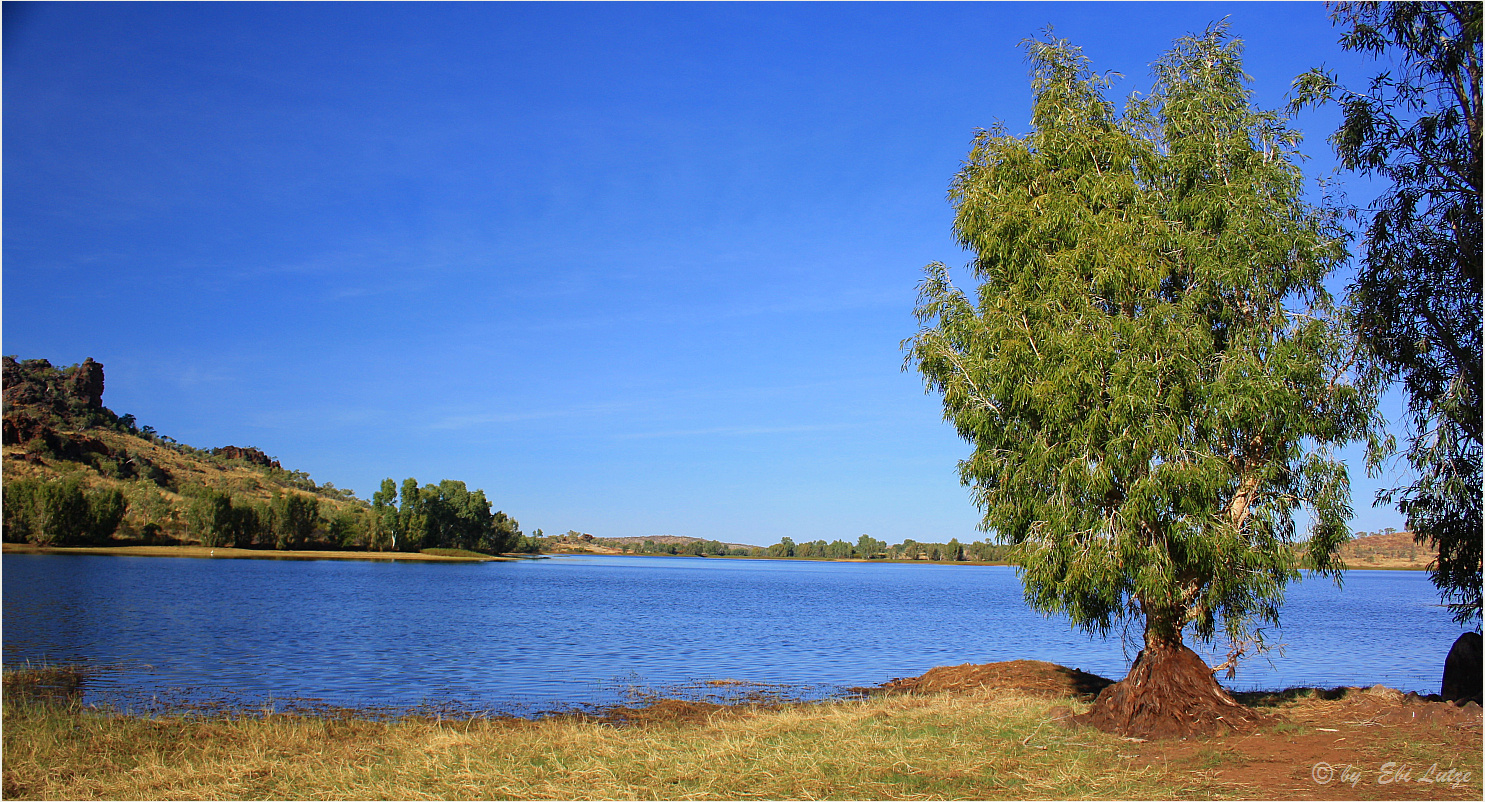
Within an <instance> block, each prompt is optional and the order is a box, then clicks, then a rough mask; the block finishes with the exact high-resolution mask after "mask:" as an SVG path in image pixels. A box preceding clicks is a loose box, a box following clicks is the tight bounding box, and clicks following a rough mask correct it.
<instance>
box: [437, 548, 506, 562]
mask: <svg viewBox="0 0 1485 802" xmlns="http://www.w3.org/2000/svg"><path fill="white" fill-rule="evenodd" d="M419 553H420V554H427V555H429V556H431V557H467V558H470V559H474V560H488V559H490V557H491V555H489V554H483V553H481V552H478V551H470V550H469V549H422V550H420V552H419Z"/></svg>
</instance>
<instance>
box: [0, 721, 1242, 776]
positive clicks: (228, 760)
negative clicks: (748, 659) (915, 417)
mask: <svg viewBox="0 0 1485 802" xmlns="http://www.w3.org/2000/svg"><path fill="white" fill-rule="evenodd" d="M1046 707H1047V705H1046V703H1045V702H1040V701H1037V700H1032V699H1028V698H1025V697H1020V698H1015V697H1012V698H969V697H964V698H959V699H953V700H950V699H939V700H933V701H928V700H923V699H907V698H898V699H892V700H874V701H869V702H843V703H836V704H827V705H809V706H796V707H788V708H783V709H776V710H749V709H741V710H732V709H723V710H720V711H711V712H710V713H709V714H704V715H701V716H700V717H699V718H697V717H682V718H680V719H677V720H670V721H664V720H661V721H653V722H649V723H643V724H636V725H629V726H623V727H619V726H613V725H610V724H604V723H596V722H592V721H583V720H576V719H552V720H545V721H537V722H524V721H509V720H473V721H463V722H443V723H440V722H436V721H426V720H399V721H393V722H373V721H364V720H356V719H346V720H335V719H329V718H304V717H289V716H269V717H266V718H239V719H210V720H193V719H156V720H147V719H139V718H127V717H108V716H104V715H99V714H96V713H88V712H84V711H80V710H77V709H75V708H71V709H69V708H59V707H57V706H48V705H43V704H38V703H25V702H18V703H11V702H7V703H6V705H5V722H4V724H5V726H4V741H5V755H4V795H5V796H6V797H7V798H21V797H47V798H74V799H97V798H116V799H117V798H124V799H169V798H196V799H213V798H269V799H276V798H282V799H300V798H337V799H339V798H353V799H382V798H395V799H427V798H435V799H436V798H443V799H448V798H456V799H477V798H506V799H550V798H556V799H593V798H608V799H611V798H664V799H680V798H687V797H695V796H703V797H710V798H735V799H744V798H765V799H801V798H819V797H836V798H855V799H876V798H914V797H936V798H943V797H970V798H998V797H1018V798H1019V797H1061V798H1081V797H1142V798H1157V797H1164V798H1169V797H1211V796H1214V795H1217V794H1218V793H1219V792H1220V789H1218V788H1215V787H1213V786H1212V785H1211V784H1209V783H1202V782H1199V781H1197V782H1193V781H1192V779H1193V778H1188V777H1183V776H1178V775H1176V774H1172V773H1170V772H1167V771H1163V770H1160V769H1158V768H1152V767H1135V766H1132V765H1130V764H1129V762H1128V761H1120V760H1119V759H1118V751H1119V745H1120V743H1121V742H1120V741H1119V740H1118V739H1111V738H1107V737H1090V736H1088V735H1087V734H1084V733H1078V734H1077V735H1070V734H1068V733H1066V732H1061V731H1059V730H1057V729H1056V728H1055V727H1050V726H1047V725H1046V724H1045V712H1046ZM989 745H993V748H988V749H987V748H986V747H987V746H989Z"/></svg>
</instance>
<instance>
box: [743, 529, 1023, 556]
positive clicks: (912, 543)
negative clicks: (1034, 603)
mask: <svg viewBox="0 0 1485 802" xmlns="http://www.w3.org/2000/svg"><path fill="white" fill-rule="evenodd" d="M755 551H757V552H761V553H759V554H756V555H754V556H759V557H771V558H774V559H789V558H799V559H812V560H929V561H933V562H990V563H1008V562H1011V558H1012V556H1013V555H1012V550H1011V547H1010V546H1006V545H1004V544H998V543H992V542H990V541H989V540H982V541H976V542H973V543H960V542H959V539H958V538H951V539H950V540H949V542H947V543H919V542H918V541H916V540H913V539H911V538H908V539H905V540H903V541H902V542H901V543H898V544H895V545H888V544H887V543H886V541H883V540H878V539H876V538H874V537H872V536H870V535H862V536H861V537H859V538H857V539H856V542H855V543H850V542H847V541H844V540H834V541H831V542H829V543H827V542H825V541H824V540H812V541H805V542H803V543H795V542H794V540H793V539H792V538H787V537H786V538H783V539H781V540H780V541H779V542H778V543H775V544H773V545H772V546H768V547H767V548H763V549H755Z"/></svg>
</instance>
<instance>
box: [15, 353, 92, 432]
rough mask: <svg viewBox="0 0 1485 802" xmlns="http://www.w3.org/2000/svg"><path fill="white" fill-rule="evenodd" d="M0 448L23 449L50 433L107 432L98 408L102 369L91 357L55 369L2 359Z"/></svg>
mask: <svg viewBox="0 0 1485 802" xmlns="http://www.w3.org/2000/svg"><path fill="white" fill-rule="evenodd" d="M3 375H4V384H5V392H4V399H5V431H4V437H5V443H6V444H11V443H24V442H28V441H30V440H34V439H36V438H38V437H42V436H43V435H44V434H45V433H46V432H48V431H52V430H56V429H63V430H65V429H74V430H80V429H87V428H89V427H92V426H98V425H104V426H109V425H112V424H114V423H116V422H117V421H118V417H117V416H115V415H114V414H113V413H112V412H110V411H108V410H107V409H105V408H104V406H103V365H101V364H99V363H97V362H95V361H93V358H92V357H88V358H87V359H85V360H83V361H82V363H81V364H78V365H72V366H70V367H65V368H57V367H54V366H53V365H52V363H50V362H48V361H47V360H45V359H26V360H17V359H16V358H15V357H11V356H7V357H4V358H3Z"/></svg>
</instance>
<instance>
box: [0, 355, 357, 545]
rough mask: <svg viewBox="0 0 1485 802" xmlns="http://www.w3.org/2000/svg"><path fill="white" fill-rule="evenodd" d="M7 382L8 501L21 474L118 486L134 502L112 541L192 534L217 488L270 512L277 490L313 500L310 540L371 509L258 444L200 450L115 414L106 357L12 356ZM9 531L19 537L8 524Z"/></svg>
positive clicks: (96, 487)
mask: <svg viewBox="0 0 1485 802" xmlns="http://www.w3.org/2000/svg"><path fill="white" fill-rule="evenodd" d="M3 380H4V413H3V436H0V447H3V466H4V480H5V485H6V491H7V492H6V496H7V498H6V500H7V502H9V501H10V500H11V499H10V492H9V491H10V490H11V488H12V486H13V485H15V483H17V482H20V483H21V484H25V483H26V482H27V481H32V482H42V483H51V482H56V481H58V480H62V481H72V482H74V483H76V484H78V485H80V486H81V487H82V488H83V489H84V490H86V491H89V492H96V491H100V490H111V489H116V490H118V491H119V492H120V493H122V495H123V497H124V499H125V500H126V501H127V505H128V506H127V509H126V511H125V513H124V516H123V520H122V521H121V523H120V524H119V526H118V528H117V530H116V531H115V532H114V534H113V536H112V540H114V541H122V542H123V543H131V542H133V543H143V542H148V543H188V542H195V541H196V540H197V538H196V537H195V536H194V535H193V533H192V531H193V527H192V526H191V525H190V523H189V520H190V513H191V506H192V502H193V500H197V499H201V498H205V497H208V496H210V495H211V494H210V493H209V492H207V491H216V492H217V493H219V494H225V495H227V496H228V497H230V498H231V499H233V503H234V504H239V505H240V506H241V505H247V506H251V505H261V506H262V507H263V508H264V509H265V511H266V508H267V506H268V504H269V503H270V501H271V500H273V499H274V497H275V496H278V497H280V498H282V497H285V496H287V495H296V496H300V497H304V498H305V499H307V500H312V501H313V502H314V508H315V509H317V511H318V514H317V519H316V520H315V521H313V522H311V523H312V528H313V532H312V534H311V535H310V540H311V542H320V543H326V542H330V541H336V540H338V539H340V538H341V532H340V531H339V530H337V526H341V527H342V528H344V526H343V524H344V521H343V520H342V523H341V524H337V523H336V520H337V519H338V518H339V519H344V518H345V515H346V514H349V513H353V512H359V511H361V510H364V509H365V508H367V507H368V505H367V503H366V502H365V501H363V500H361V499H359V498H356V496H355V494H354V493H352V492H351V491H350V490H343V489H340V488H337V487H335V486H334V485H333V484H331V483H329V482H326V483H324V484H316V483H315V482H314V481H313V480H312V479H310V478H309V475H308V474H307V473H304V472H303V471H293V470H286V469H285V468H283V467H282V466H281V465H280V464H279V462H278V460H276V459H273V458H272V457H270V456H269V455H267V454H265V453H263V452H262V451H261V450H259V449H257V448H252V447H246V446H233V445H228V446H224V447H221V448H215V449H199V448H193V447H191V446H188V445H186V444H184V443H179V442H176V441H175V440H174V439H173V438H171V437H169V436H166V435H163V434H159V433H158V432H156V431H155V430H154V429H153V428H151V427H149V426H142V425H139V424H138V422H137V421H135V419H134V416H132V415H122V416H121V415H118V414H115V413H114V412H113V411H112V410H110V409H108V408H107V407H105V406H104V405H103V388H104V375H103V365H101V364H99V363H98V362H95V361H93V360H92V359H91V358H90V359H87V360H85V361H83V362H82V363H81V364H78V365H72V366H68V367H55V366H53V365H52V364H51V363H50V362H48V361H47V360H45V359H28V360H17V359H16V358H15V357H12V356H6V357H3ZM198 506H199V505H198ZM6 517H7V521H9V520H10V518H11V516H10V515H7V516H6ZM6 538H7V539H12V537H11V533H10V532H9V531H7V533H6ZM333 545H337V546H338V545H342V544H340V543H333Z"/></svg>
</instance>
